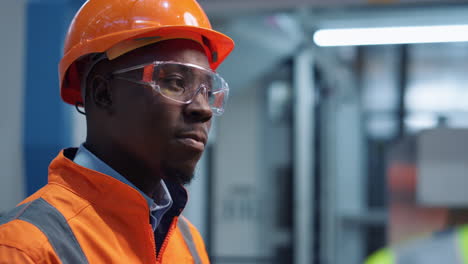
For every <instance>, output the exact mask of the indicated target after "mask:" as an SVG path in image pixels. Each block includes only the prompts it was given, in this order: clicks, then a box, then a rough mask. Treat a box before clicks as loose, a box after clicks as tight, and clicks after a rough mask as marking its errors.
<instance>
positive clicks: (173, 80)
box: [163, 76, 185, 90]
mask: <svg viewBox="0 0 468 264" xmlns="http://www.w3.org/2000/svg"><path fill="white" fill-rule="evenodd" d="M163 83H164V86H166V87H167V88H170V89H171V90H185V80H184V78H182V77H180V76H171V77H167V78H164V80H163Z"/></svg>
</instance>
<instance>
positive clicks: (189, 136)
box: [177, 132, 207, 151]
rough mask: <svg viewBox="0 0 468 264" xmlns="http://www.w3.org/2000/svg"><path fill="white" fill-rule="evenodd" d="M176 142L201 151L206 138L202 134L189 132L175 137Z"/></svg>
mask: <svg viewBox="0 0 468 264" xmlns="http://www.w3.org/2000/svg"><path fill="white" fill-rule="evenodd" d="M177 140H178V141H179V142H180V143H182V144H183V145H185V146H187V147H190V148H193V149H196V150H200V151H203V150H204V149H205V145H206V141H207V137H206V136H205V135H204V134H203V133H197V132H189V133H183V134H179V135H177Z"/></svg>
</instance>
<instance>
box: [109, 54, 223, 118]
mask: <svg viewBox="0 0 468 264" xmlns="http://www.w3.org/2000/svg"><path fill="white" fill-rule="evenodd" d="M112 76H113V78H115V79H120V80H125V81H129V82H133V83H138V84H143V85H148V86H151V87H152V88H153V89H154V90H156V91H158V92H159V93H160V94H161V95H162V96H164V97H166V98H168V99H170V100H173V101H176V102H179V103H182V104H190V103H192V102H193V100H194V99H195V97H196V96H198V94H199V93H202V95H203V96H204V98H205V99H206V100H207V102H208V103H209V105H210V107H211V110H212V111H213V114H214V115H218V116H219V115H221V114H223V112H224V105H225V104H226V101H227V98H228V94H229V86H228V84H227V83H226V81H224V79H223V78H222V77H221V76H220V75H219V74H218V73H216V72H214V71H212V70H208V69H205V68H203V67H200V66H198V65H194V64H189V63H180V62H173V61H155V62H152V63H149V64H144V65H138V66H133V67H130V68H126V69H122V70H118V71H115V72H113V73H112Z"/></svg>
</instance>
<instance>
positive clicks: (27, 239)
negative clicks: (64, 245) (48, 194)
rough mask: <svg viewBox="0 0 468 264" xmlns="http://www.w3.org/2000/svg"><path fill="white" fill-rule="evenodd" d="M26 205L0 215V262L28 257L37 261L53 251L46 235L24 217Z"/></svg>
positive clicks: (26, 210) (26, 211)
mask: <svg viewBox="0 0 468 264" xmlns="http://www.w3.org/2000/svg"><path fill="white" fill-rule="evenodd" d="M27 205H28V204H22V205H20V206H18V207H16V208H14V209H12V210H10V211H8V212H6V213H5V214H4V215H3V216H2V217H0V256H1V257H0V262H1V261H12V262H11V263H13V260H17V259H24V260H26V259H28V260H30V261H31V262H34V263H37V262H40V260H41V259H43V258H44V256H46V255H48V252H53V250H52V248H51V246H50V244H49V243H48V239H47V236H46V235H45V234H44V233H43V232H42V231H41V230H40V229H39V228H38V227H37V226H36V225H34V224H33V223H31V222H30V221H28V219H27V217H24V214H25V213H26V214H28V208H27ZM2 263H3V262H2Z"/></svg>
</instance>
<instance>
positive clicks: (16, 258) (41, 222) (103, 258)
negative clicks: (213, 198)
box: [0, 149, 209, 264]
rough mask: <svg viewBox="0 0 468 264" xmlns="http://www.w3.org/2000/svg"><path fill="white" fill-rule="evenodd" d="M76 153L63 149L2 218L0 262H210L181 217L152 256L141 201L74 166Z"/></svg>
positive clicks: (146, 216) (137, 195)
mask: <svg viewBox="0 0 468 264" xmlns="http://www.w3.org/2000/svg"><path fill="white" fill-rule="evenodd" d="M75 151H76V149H75V150H73V149H66V150H64V151H62V152H61V153H60V154H59V155H58V156H57V157H56V158H55V159H54V160H53V161H52V163H51V165H50V167H49V182H48V184H47V185H46V186H44V187H43V188H41V189H40V190H39V191H37V192H36V193H35V194H33V195H31V196H30V197H28V198H26V199H25V200H24V201H23V202H21V203H20V205H18V206H17V207H16V208H14V209H13V210H12V211H10V212H8V213H7V214H6V215H4V216H3V217H2V218H0V264H2V263H159V264H166V263H167V264H169V263H171V264H173V263H177V264H185V263H187V264H188V263H190V264H192V263H196V264H198V263H202V264H206V263H209V259H208V255H207V253H206V250H205V245H204V243H203V239H202V238H201V236H200V234H199V232H198V231H197V229H196V228H195V227H194V226H193V225H192V224H191V223H189V222H188V220H186V219H185V218H184V217H182V216H175V217H174V218H173V220H172V223H171V226H170V228H169V231H168V232H167V235H166V237H165V239H164V242H163V244H162V245H161V247H160V250H159V254H156V247H155V241H154V233H153V230H152V228H151V225H150V223H149V208H148V203H147V201H146V200H145V198H144V197H143V196H142V195H141V194H140V193H139V192H138V191H137V190H135V189H133V188H132V187H130V186H128V185H127V184H125V183H123V182H120V181H118V180H116V179H114V178H112V177H110V176H107V175H105V174H102V173H99V172H96V171H93V170H90V169H87V168H84V167H81V166H79V165H77V164H75V163H74V162H73V161H72V157H73V156H74V152H75ZM180 188H182V187H180ZM172 195H173V194H172Z"/></svg>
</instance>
